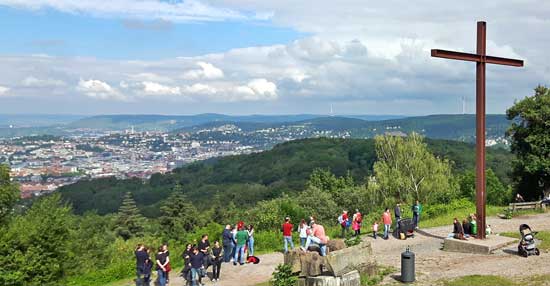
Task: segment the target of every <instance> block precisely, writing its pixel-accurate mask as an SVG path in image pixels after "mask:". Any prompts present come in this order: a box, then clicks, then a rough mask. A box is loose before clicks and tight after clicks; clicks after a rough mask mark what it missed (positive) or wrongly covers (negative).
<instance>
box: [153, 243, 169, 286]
mask: <svg viewBox="0 0 550 286" xmlns="http://www.w3.org/2000/svg"><path fill="white" fill-rule="evenodd" d="M156 262H157V274H158V282H159V286H166V266H167V265H168V263H170V258H168V254H167V253H166V252H165V251H164V246H163V245H161V246H160V247H159V251H158V253H157V256H156Z"/></svg>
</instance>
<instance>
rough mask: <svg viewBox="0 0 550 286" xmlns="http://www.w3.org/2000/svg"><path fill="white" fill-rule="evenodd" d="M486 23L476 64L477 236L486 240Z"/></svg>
mask: <svg viewBox="0 0 550 286" xmlns="http://www.w3.org/2000/svg"><path fill="white" fill-rule="evenodd" d="M486 31H487V25H486V23H485V22H477V54H478V55H479V56H480V57H481V60H480V61H478V62H477V63H476V213H477V216H476V217H477V226H478V228H477V229H478V230H477V236H478V238H481V239H483V238H485V228H486V226H485V201H486V196H485V195H486V191H485V188H486V181H485V57H486V44H485V43H486Z"/></svg>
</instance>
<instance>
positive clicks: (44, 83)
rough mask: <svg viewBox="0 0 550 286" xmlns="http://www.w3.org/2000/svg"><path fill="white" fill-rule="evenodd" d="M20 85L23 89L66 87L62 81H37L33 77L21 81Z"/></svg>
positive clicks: (47, 79) (49, 79)
mask: <svg viewBox="0 0 550 286" xmlns="http://www.w3.org/2000/svg"><path fill="white" fill-rule="evenodd" d="M21 84H22V85H23V86H25V87H60V86H66V85H67V84H66V83H65V82H64V81H62V80H58V79H51V78H45V79H38V78H36V77H33V76H29V77H26V78H25V79H23V80H22V81H21Z"/></svg>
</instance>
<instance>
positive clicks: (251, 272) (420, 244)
mask: <svg viewBox="0 0 550 286" xmlns="http://www.w3.org/2000/svg"><path fill="white" fill-rule="evenodd" d="M487 222H488V224H490V225H491V227H492V229H493V232H495V233H499V232H508V231H514V232H516V231H518V227H519V225H520V224H521V223H527V224H529V225H530V226H531V228H532V229H533V230H539V231H540V230H550V213H546V214H538V215H529V216H522V217H515V218H513V219H511V220H504V219H500V218H496V217H491V218H488V220H487ZM451 231H452V226H451V225H449V226H445V227H434V228H429V229H420V231H419V232H418V233H417V235H416V236H415V238H413V239H407V240H398V239H395V238H390V239H389V240H382V239H380V238H378V239H376V240H375V239H372V238H371V237H367V238H366V239H368V240H370V241H372V246H373V252H374V255H375V256H376V260H377V262H378V263H379V264H381V265H386V266H393V267H395V268H396V269H399V268H400V267H401V264H400V263H401V261H400V259H401V252H403V251H404V250H405V248H406V247H407V246H410V247H411V250H412V251H413V252H414V253H415V254H416V278H417V281H418V282H417V283H415V285H433V284H434V281H437V280H440V279H452V278H455V277H460V276H465V275H473V274H480V275H502V276H509V277H512V276H529V275H536V274H550V253H542V254H541V255H540V256H538V257H537V256H530V257H529V258H528V259H526V258H523V257H520V256H518V255H517V254H516V250H517V245H516V244H512V245H510V246H509V247H507V248H505V249H503V250H499V251H497V252H496V253H494V254H491V255H479V254H466V253H455V252H445V251H442V250H441V247H442V242H443V238H445V237H447V234H448V233H449V232H451ZM259 257H260V259H261V263H260V264H257V265H243V266H233V264H230V263H225V264H223V265H222V270H221V279H220V281H219V282H211V281H210V280H209V279H205V280H204V282H205V284H206V285H216V286H252V285H256V284H259V283H262V282H266V281H268V280H269V279H271V274H272V273H273V271H274V270H275V267H276V266H277V265H278V264H279V263H282V262H283V255H282V254H281V253H270V254H265V255H261V256H259ZM209 270H211V269H209ZM398 277H399V273H394V274H392V275H390V276H389V277H387V278H386V279H385V280H384V281H383V284H396V283H397V282H396V279H398ZM170 285H177V286H180V285H185V284H184V281H183V279H181V278H179V277H178V278H176V277H173V278H172V279H171V281H170Z"/></svg>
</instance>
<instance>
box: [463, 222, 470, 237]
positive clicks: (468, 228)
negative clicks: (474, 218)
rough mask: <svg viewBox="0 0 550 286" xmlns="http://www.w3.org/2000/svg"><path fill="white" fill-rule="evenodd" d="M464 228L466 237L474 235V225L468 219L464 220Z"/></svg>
mask: <svg viewBox="0 0 550 286" xmlns="http://www.w3.org/2000/svg"><path fill="white" fill-rule="evenodd" d="M462 229H463V230H464V237H466V238H468V237H470V235H472V226H471V225H470V222H469V221H468V220H466V219H465V220H462Z"/></svg>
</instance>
